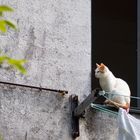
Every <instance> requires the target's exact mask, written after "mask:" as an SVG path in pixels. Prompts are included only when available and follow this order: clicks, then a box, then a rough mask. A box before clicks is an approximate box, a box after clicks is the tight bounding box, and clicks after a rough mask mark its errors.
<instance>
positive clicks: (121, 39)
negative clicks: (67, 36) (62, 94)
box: [92, 0, 140, 106]
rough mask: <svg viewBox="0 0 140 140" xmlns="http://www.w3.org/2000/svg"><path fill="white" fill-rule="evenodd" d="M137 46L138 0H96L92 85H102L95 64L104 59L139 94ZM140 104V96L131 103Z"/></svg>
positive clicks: (93, 30)
mask: <svg viewBox="0 0 140 140" xmlns="http://www.w3.org/2000/svg"><path fill="white" fill-rule="evenodd" d="M137 48H138V43H137V2H136V0H93V1H92V73H93V75H92V78H93V79H92V88H93V89H94V88H96V87H98V86H99V85H98V81H97V79H95V78H94V69H95V64H96V63H101V62H103V63H104V64H106V65H107V66H108V67H109V68H110V70H111V71H112V72H113V73H114V75H115V76H116V77H119V78H122V79H124V80H125V81H126V82H127V83H128V84H129V86H130V89H131V93H132V96H138V91H137V85H138V83H137V80H138V78H137V56H139V55H138V54H137ZM139 69H140V68H139ZM138 71H140V70H138ZM139 77H140V76H139ZM139 79H140V78H139ZM138 82H140V81H138ZM139 84H140V83H139ZM138 90H139V92H140V89H139V88H138ZM137 105H138V102H137V100H132V101H131V106H137Z"/></svg>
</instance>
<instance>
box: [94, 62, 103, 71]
mask: <svg viewBox="0 0 140 140" xmlns="http://www.w3.org/2000/svg"><path fill="white" fill-rule="evenodd" d="M96 66H97V68H98V69H99V70H100V71H101V72H104V69H105V65H104V64H103V63H101V64H100V65H99V64H97V63H96Z"/></svg>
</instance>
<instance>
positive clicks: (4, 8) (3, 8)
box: [0, 5, 14, 12]
mask: <svg viewBox="0 0 140 140" xmlns="http://www.w3.org/2000/svg"><path fill="white" fill-rule="evenodd" d="M13 11H14V10H13V9H12V8H11V7H9V6H7V5H0V12H13Z"/></svg>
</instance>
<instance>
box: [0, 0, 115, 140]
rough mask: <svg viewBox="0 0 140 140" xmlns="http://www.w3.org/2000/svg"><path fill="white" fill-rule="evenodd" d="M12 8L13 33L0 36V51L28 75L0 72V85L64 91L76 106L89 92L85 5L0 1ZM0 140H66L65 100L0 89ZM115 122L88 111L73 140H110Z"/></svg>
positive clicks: (79, 0) (70, 0)
mask: <svg viewBox="0 0 140 140" xmlns="http://www.w3.org/2000/svg"><path fill="white" fill-rule="evenodd" d="M0 4H8V5H10V6H12V7H13V8H14V9H15V12H14V13H7V14H6V17H8V19H13V20H15V21H17V25H18V28H19V31H18V32H15V31H13V30H9V31H8V33H7V34H2V35H1V36H0V49H2V50H3V52H4V53H6V54H8V55H9V56H11V57H13V58H17V59H27V60H28V63H27V64H26V68H27V71H28V73H27V74H26V75H21V74H20V73H19V72H17V71H15V70H12V71H11V70H4V69H0V81H7V82H14V83H20V84H27V85H33V86H42V87H47V88H52V89H63V90H68V92H69V95H71V94H77V95H79V99H80V101H82V100H83V99H84V98H85V97H86V96H87V95H88V94H89V93H90V92H91V86H90V84H91V82H90V81H91V1H90V0H21V1H19V0H12V1H11V0H4V1H3V0H0ZM0 93H1V94H0V133H1V134H2V135H3V137H4V140H26V139H28V140H71V139H72V138H71V135H70V111H69V101H68V97H69V95H66V96H65V97H61V96H60V95H59V94H56V93H54V92H44V91H38V90H33V89H27V88H17V87H14V86H6V85H5V86H4V85H0ZM116 134H117V126H116V118H114V117H113V116H110V115H107V114H102V113H95V111H93V110H91V109H88V110H87V113H86V118H85V119H81V120H80V137H79V138H77V139H78V140H115V138H116Z"/></svg>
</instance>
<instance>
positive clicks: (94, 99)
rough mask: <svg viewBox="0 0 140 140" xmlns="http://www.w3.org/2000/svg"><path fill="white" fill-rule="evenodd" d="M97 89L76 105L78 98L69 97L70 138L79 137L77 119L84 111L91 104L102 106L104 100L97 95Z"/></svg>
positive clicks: (75, 96)
mask: <svg viewBox="0 0 140 140" xmlns="http://www.w3.org/2000/svg"><path fill="white" fill-rule="evenodd" d="M99 91H100V90H99V89H95V90H94V91H93V92H92V93H91V94H89V95H88V96H87V98H86V99H85V100H84V101H83V102H81V103H80V104H79V105H78V102H79V101H78V96H77V95H75V94H73V95H71V96H70V97H69V102H70V111H71V129H72V132H71V133H72V137H73V138H76V137H78V136H79V135H80V132H79V118H80V117H83V114H84V112H85V109H86V108H87V107H88V106H90V104H91V103H100V104H102V103H103V102H104V101H105V100H106V98H105V97H104V96H102V95H99Z"/></svg>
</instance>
